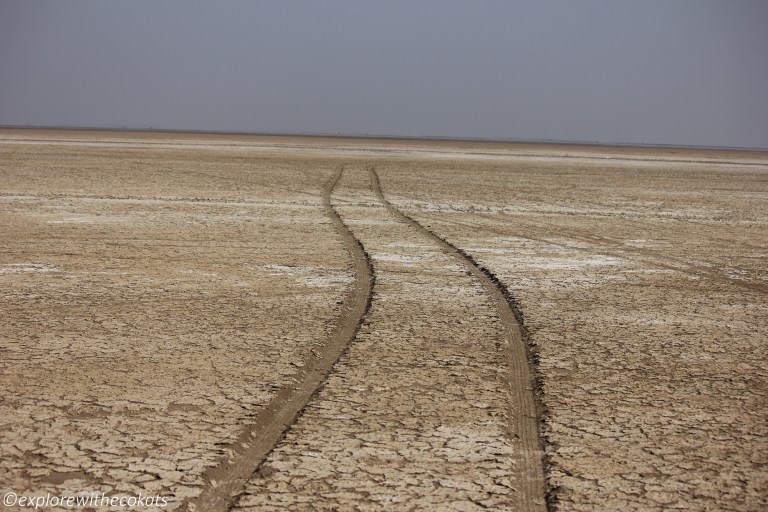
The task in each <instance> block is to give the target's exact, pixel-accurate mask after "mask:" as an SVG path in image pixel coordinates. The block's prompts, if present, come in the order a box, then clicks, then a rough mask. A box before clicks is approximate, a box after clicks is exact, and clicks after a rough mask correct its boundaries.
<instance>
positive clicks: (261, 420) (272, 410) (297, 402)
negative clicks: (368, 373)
mask: <svg viewBox="0 0 768 512" xmlns="http://www.w3.org/2000/svg"><path fill="white" fill-rule="evenodd" d="M343 171H344V169H343V167H342V168H340V169H339V170H338V172H336V174H335V175H334V176H333V177H332V178H331V179H330V180H329V181H328V182H327V183H326V185H325V188H324V190H323V207H324V209H325V211H326V214H327V215H328V217H329V218H330V219H331V221H332V223H333V225H334V228H335V229H336V231H337V232H338V233H339V234H340V235H341V237H342V240H343V243H344V247H345V248H346V250H347V251H348V252H349V253H350V254H351V256H352V259H353V263H354V271H355V283H354V285H353V286H352V288H351V290H350V291H349V294H348V295H347V298H346V299H345V301H344V303H345V308H346V311H345V313H344V314H343V316H342V317H341V318H340V319H339V320H338V323H337V325H336V329H335V330H334V332H333V334H332V336H331V337H330V339H329V340H328V342H327V344H326V346H325V349H324V350H323V351H322V352H321V353H314V352H313V353H312V354H311V355H310V356H309V358H308V360H307V361H306V362H305V365H304V367H303V368H302V369H301V370H300V371H299V372H297V373H296V375H295V377H294V378H295V381H296V384H295V385H294V386H290V387H284V388H281V389H279V390H278V391H277V393H276V394H275V396H274V398H272V400H271V401H270V402H269V403H268V404H267V406H266V407H264V409H262V410H261V411H260V412H259V413H258V415H257V416H256V417H255V419H254V421H253V423H251V424H250V425H249V426H248V427H247V429H246V430H245V431H244V432H243V433H242V434H241V435H240V436H239V438H238V439H237V441H236V442H235V443H233V444H232V446H231V447H230V448H231V450H232V452H233V455H231V456H230V457H229V458H228V459H226V460H224V461H222V462H221V463H220V464H219V465H218V466H215V467H213V468H210V469H209V470H207V471H206V472H205V474H204V478H205V481H206V482H207V485H206V487H204V488H203V490H202V492H201V494H200V495H199V496H198V497H197V498H195V499H192V500H189V501H188V502H186V503H185V505H186V508H187V509H188V510H195V511H201V512H218V511H228V510H230V509H231V507H232V505H233V503H234V502H235V499H236V497H237V496H238V495H239V494H240V493H241V492H242V490H243V489H244V487H245V484H246V483H247V481H248V479H249V478H250V477H251V476H252V475H253V474H254V473H255V472H256V471H258V469H259V467H260V466H261V464H262V463H263V462H264V459H266V457H267V455H268V454H269V453H270V452H271V451H272V450H273V449H274V447H275V445H276V444H277V443H278V442H279V441H280V439H282V437H283V436H284V434H285V432H286V431H287V430H288V429H289V428H290V426H291V425H292V424H293V422H294V421H295V420H296V418H297V417H298V416H299V415H300V413H301V411H302V410H303V409H304V407H305V406H306V405H307V403H308V402H309V401H310V399H311V398H312V396H313V395H314V394H315V393H316V392H317V390H318V389H319V388H320V387H321V386H322V384H323V382H324V381H325V380H326V378H327V377H328V374H329V373H330V371H331V368H332V367H333V365H334V364H336V362H337V361H338V360H339V358H340V357H341V355H342V354H343V353H344V351H345V350H346V348H347V347H348V345H349V344H350V342H351V341H352V340H353V339H354V337H355V335H356V333H357V331H358V329H359V328H360V325H361V324H362V322H363V319H364V318H365V314H366V313H367V311H368V309H369V308H370V305H371V300H372V291H373V284H374V280H375V276H374V273H373V265H372V264H371V260H370V258H369V257H368V254H367V253H366V252H365V248H364V247H363V245H362V243H360V241H359V240H358V239H357V238H355V236H354V235H353V234H352V232H351V231H350V230H349V229H348V228H347V226H346V225H345V224H344V221H342V219H341V217H340V216H339V214H338V212H337V211H336V209H335V208H334V207H333V205H331V193H332V192H333V190H334V188H335V187H336V184H337V183H338V182H339V179H340V178H341V175H342V173H343Z"/></svg>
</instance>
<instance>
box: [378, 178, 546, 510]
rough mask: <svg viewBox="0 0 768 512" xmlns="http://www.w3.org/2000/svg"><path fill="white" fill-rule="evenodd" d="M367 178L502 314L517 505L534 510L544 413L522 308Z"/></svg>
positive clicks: (540, 490) (540, 481)
mask: <svg viewBox="0 0 768 512" xmlns="http://www.w3.org/2000/svg"><path fill="white" fill-rule="evenodd" d="M369 171H370V173H371V181H372V183H373V186H374V190H375V191H376V195H377V196H378V198H379V200H380V201H381V202H382V203H383V204H384V205H385V206H386V207H387V210H389V211H390V212H392V213H394V214H395V215H396V216H398V217H400V218H401V219H403V220H405V221H406V222H408V223H409V224H410V225H411V226H413V227H414V228H415V229H418V230H419V231H421V232H422V233H425V234H427V235H428V236H430V237H431V238H432V239H434V240H435V241H436V242H438V243H439V244H441V245H442V246H443V247H444V248H445V249H446V250H447V251H449V252H451V253H452V254H453V255H454V256H455V257H456V258H457V259H459V260H460V261H461V262H462V264H463V265H464V266H465V267H466V268H467V269H468V270H469V271H470V272H472V274H474V276H475V277H476V278H477V279H478V280H480V281H481V282H482V283H483V287H484V288H485V289H486V292H487V293H488V294H489V295H490V296H491V297H492V298H493V301H494V303H495V305H496V308H497V310H498V314H499V317H500V318H501V321H502V325H503V327H504V330H505V334H506V336H507V337H508V338H509V344H508V348H509V351H508V354H507V357H508V361H509V365H510V372H509V376H508V378H509V391H510V402H511V403H510V406H511V409H512V414H511V415H510V430H511V432H512V434H513V435H514V436H515V438H516V439H517V440H518V442H519V455H518V457H519V459H520V465H519V468H518V475H517V480H518V482H519V485H521V486H522V489H523V492H521V493H520V495H519V498H520V499H519V501H518V503H517V505H518V507H519V508H516V510H536V509H537V508H539V507H538V505H540V504H541V498H542V496H544V495H545V493H546V492H548V491H547V486H546V484H545V477H544V455H543V454H544V451H543V449H542V443H541V437H540V431H539V428H540V425H541V422H542V416H543V414H544V406H543V405H542V402H541V396H540V393H541V388H540V382H539V381H538V375H537V374H536V369H535V364H534V358H535V354H534V353H532V350H531V347H530V346H529V345H528V343H527V340H526V339H525V336H524V330H523V327H522V314H521V312H520V310H519V308H518V306H517V304H516V303H515V302H514V300H513V299H512V297H511V296H510V294H509V292H508V290H507V289H506V287H504V285H503V284H501V283H500V281H499V280H498V279H497V278H496V276H494V275H493V274H492V273H491V272H490V271H489V270H487V269H486V268H485V267H482V266H481V265H479V264H478V263H477V262H476V261H475V259H474V258H472V256H470V255H469V254H467V253H466V252H464V251H462V250H461V249H459V248H458V247H456V246H455V245H453V244H451V243H450V242H448V241H447V240H445V239H444V238H442V237H440V236H439V235H437V234H436V233H434V232H433V231H431V230H429V229H428V228H426V227H424V226H422V225H421V224H420V223H419V222H418V221H416V220H414V219H412V218H411V217H409V216H408V215H406V214H405V213H403V212H402V211H400V210H399V209H398V208H396V207H395V206H394V205H392V203H390V202H389V201H388V200H387V198H386V197H385V196H384V193H383V191H382V188H381V182H380V180H379V176H378V174H377V173H376V170H375V169H374V168H373V167H370V169H369Z"/></svg>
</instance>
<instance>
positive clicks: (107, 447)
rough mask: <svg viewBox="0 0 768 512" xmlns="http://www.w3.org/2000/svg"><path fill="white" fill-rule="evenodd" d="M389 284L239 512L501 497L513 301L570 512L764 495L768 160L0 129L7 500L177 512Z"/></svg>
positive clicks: (510, 490)
mask: <svg viewBox="0 0 768 512" xmlns="http://www.w3.org/2000/svg"><path fill="white" fill-rule="evenodd" d="M342 164H346V165H347V167H346V168H345V174H344V176H343V178H342V182H340V184H339V188H338V190H337V191H336V192H335V193H334V195H333V196H332V202H333V204H334V205H335V206H336V207H337V210H338V212H339V215H340V216H341V217H342V219H343V220H344V221H345V222H346V223H347V224H348V227H349V228H350V231H352V233H353V234H354V235H355V236H356V237H357V238H358V239H359V240H360V241H361V242H362V243H363V245H364V246H365V247H366V250H368V252H369V254H370V257H371V261H372V263H373V268H374V270H375V272H376V274H377V282H376V286H375V287H374V296H373V300H372V304H371V310H370V312H369V314H368V316H367V317H366V320H365V322H364V323H363V325H362V327H361V331H360V333H359V334H358V336H357V338H356V340H355V341H354V342H353V343H352V344H351V346H350V348H349V349H348V350H347V352H346V353H345V354H344V355H343V356H342V359H341V360H340V362H339V364H338V365H336V366H335V367H334V368H333V370H332V372H331V374H330V376H329V378H328V380H327V382H326V384H325V386H324V387H323V388H322V389H321V390H320V391H319V393H318V394H317V395H316V396H315V397H314V398H313V400H311V401H310V403H309V404H308V406H307V408H306V409H305V411H304V413H303V414H302V415H301V416H300V417H299V419H298V421H297V422H296V423H295V424H294V425H293V427H292V428H291V429H290V430H289V431H288V433H287V435H286V437H285V438H284V439H283V441H281V442H280V443H279V444H278V445H277V446H276V448H275V450H273V451H272V453H271V454H270V455H269V457H268V458H267V461H266V462H265V463H264V464H263V465H262V466H261V470H260V471H259V472H258V473H257V474H255V475H254V477H253V479H252V480H251V481H250V482H249V483H248V485H247V486H246V488H245V489H244V493H243V494H242V495H240V496H239V497H238V499H237V502H236V503H237V506H238V507H241V508H245V509H247V508H250V509H254V510H256V509H261V508H263V507H265V506H268V505H271V506H274V507H278V508H279V507H291V508H294V509H302V510H303V509H310V508H325V509H334V508H336V509H352V508H353V507H359V508H361V509H387V507H393V506H395V505H394V504H395V503H397V504H398V505H397V507H399V508H403V509H405V508H409V507H410V508H416V509H419V508H420V509H424V508H426V509H430V508H432V509H439V508H449V507H454V508H457V509H460V510H468V509H472V508H473V507H477V508H479V507H482V506H487V507H491V508H496V509H501V510H504V509H506V508H508V506H509V504H510V503H512V502H513V498H514V494H515V489H514V487H515V486H514V485H513V484H511V483H510V481H509V480H508V479H506V475H507V474H512V473H513V472H514V464H515V457H516V454H515V453H514V450H513V449H511V446H513V444H512V443H510V439H511V438H510V437H509V432H508V431H507V430H506V421H507V420H508V418H507V416H508V415H509V414H510V412H509V411H508V410H506V409H505V407H507V403H506V396H507V390H506V389H505V387H504V379H503V378H502V377H500V375H501V374H503V372H504V370H505V363H504V359H503V357H502V356H501V355H500V353H499V350H500V347H502V348H503V339H501V338H500V332H501V331H500V327H499V325H498V324H497V322H496V319H495V313H494V311H493V309H492V308H491V306H490V303H489V299H488V297H487V294H484V293H483V290H482V287H480V286H479V284H478V282H476V281H475V280H473V279H472V277H471V276H470V275H468V274H467V273H466V270H462V269H461V265H459V264H458V263H457V261H456V260H455V258H454V259H452V257H451V256H450V254H448V253H446V252H445V251H444V250H443V249H441V248H440V247H439V246H438V245H436V244H435V243H434V241H431V240H430V239H429V238H428V237H424V236H423V235H420V234H419V233H417V232H416V231H414V230H413V229H408V227H407V226H406V225H405V224H403V223H402V222H400V221H398V220H397V219H396V218H395V217H393V216H392V215H391V214H390V213H387V212H386V211H385V210H384V208H383V205H382V204H381V203H380V201H377V199H376V197H375V195H373V194H372V192H371V190H370V188H368V184H367V182H366V179H367V178H366V177H365V176H367V174H366V173H365V169H366V166H368V165H374V166H375V169H376V170H377V172H378V174H379V176H380V178H381V185H382V188H383V192H384V195H385V197H386V198H387V199H388V200H389V201H391V202H392V203H393V204H394V205H395V206H397V207H398V208H400V209H401V210H402V211H403V212H405V213H406V214H408V215H410V216H412V217H413V218H414V219H415V220H417V221H419V222H420V223H421V224H423V225H425V226H427V227H429V228H430V229H431V230H432V231H434V232H435V233H437V234H438V235H440V236H441V237H444V238H445V239H447V240H448V241H449V242H451V243H453V244H454V245H456V246H458V247H459V248H462V249H464V250H465V251H467V252H468V253H469V254H470V255H472V256H473V257H474V258H475V259H476V260H477V261H478V262H480V263H481V264H482V265H484V266H485V267H487V268H488V270H490V271H491V272H492V273H493V274H495V275H496V276H497V277H498V278H500V280H501V281H502V282H503V284H504V285H506V287H507V288H508V289H509V290H510V291H511V292H512V294H513V295H514V296H515V298H516V299H517V300H518V302H519V305H520V308H521V310H522V313H523V315H524V317H525V323H526V326H527V328H528V330H529V333H530V339H531V341H532V342H533V343H535V344H536V346H537V347H538V351H539V362H538V370H539V371H540V373H541V377H542V382H543V392H544V393H543V401H544V405H545V406H546V408H547V414H546V416H545V418H544V419H545V422H544V424H543V426H542V433H543V434H544V439H545V444H544V446H545V450H546V455H547V461H548V463H549V466H548V470H547V474H546V476H547V478H548V481H549V483H550V485H551V487H552V495H553V496H554V498H555V501H554V503H553V504H552V506H553V507H554V508H555V509H557V510H606V511H607V510H627V509H636V510H652V509H659V510H661V509H673V508H683V509H689V510H727V509H733V510H759V509H762V508H766V507H768V491H766V489H768V427H767V426H766V425H768V399H767V398H766V393H767V392H768V386H767V385H766V383H767V382H768V370H767V369H766V366H767V365H766V362H767V361H768V357H766V356H767V352H768V348H767V347H766V343H767V341H768V340H767V338H768V336H767V335H768V265H767V264H766V261H768V156H766V155H765V154H761V153H733V152H732V153H723V152H720V153H715V152H704V151H702V152H695V151H680V150H671V149H670V150H663V151H662V150H656V151H651V150H639V149H627V148H589V147H577V146H574V147H558V146H550V147H547V146H535V145H528V146H515V145H504V144H471V143H461V144H459V143H449V142H439V143H429V142H418V141H387V142H382V141H367V140H344V139H313V138H306V139H291V138H275V139H270V138H266V137H264V138H250V137H245V136H238V137H235V136H231V137H223V136H203V135H195V136H193V135H183V134H166V135H152V136H148V135H144V134H120V133H118V132H92V133H83V132H80V133H78V132H55V131H53V132H35V131H16V132H14V131H0V219H2V224H1V225H2V229H1V230H0V312H2V313H1V316H0V390H1V391H2V393H1V394H0V490H2V493H3V494H5V493H6V492H7V491H10V490H12V491H14V492H17V493H19V494H27V495H31V494H45V493H46V492H49V491H50V492H53V493H59V494H62V493H68V494H72V493H88V492H96V491H102V492H106V493H115V494H125V495H135V494H138V493H139V492H143V493H144V494H148V493H149V494H155V493H157V494H161V495H163V496H166V497H168V498H169V500H170V505H169V507H167V508H166V510H169V509H170V510H174V509H176V510H181V509H184V508H187V507H188V506H189V502H188V501H187V500H188V499H190V498H194V497H195V496H197V495H198V494H199V493H200V492H201V491H202V490H203V489H205V488H207V486H209V485H210V483H209V482H208V481H207V479H206V474H205V471H206V469H208V468H211V467H215V466H217V465H219V464H220V462H221V460H222V457H223V456H226V455H227V454H229V453H231V451H232V449H233V446H232V445H231V443H233V442H234V441H235V440H236V439H237V438H238V436H239V435H241V433H242V432H243V431H244V429H247V428H248V427H249V425H250V423H249V421H250V419H251V418H253V417H255V416H256V414H257V413H258V411H259V410H260V409H261V408H263V407H265V406H266V404H267V403H269V401H270V400H271V399H273V398H274V396H275V393H276V391H277V390H279V389H281V388H285V387H287V386H291V385H293V384H292V379H293V378H294V376H295V375H297V372H298V369H299V368H301V367H302V365H303V362H304V361H306V360H307V359H308V358H309V357H310V356H311V355H312V354H313V353H314V352H317V351H321V350H322V349H323V347H324V344H325V342H326V340H327V339H328V337H329V336H330V333H331V332H332V331H333V329H334V326H335V325H336V324H337V323H338V321H339V319H340V318H342V317H343V315H345V314H346V311H347V309H346V307H345V304H343V301H344V298H345V297H346V293H347V291H348V290H349V287H350V286H351V285H352V282H353V280H354V278H355V276H354V271H353V262H352V261H351V257H352V256H351V255H350V254H349V253H348V252H347V251H345V250H344V246H343V244H342V241H341V238H340V234H339V233H338V232H337V230H335V229H334V228H333V225H332V222H331V220H330V219H329V217H328V213H327V210H325V209H324V208H323V204H322V190H323V187H324V185H325V184H326V182H327V181H328V179H329V178H330V177H331V176H333V175H334V173H335V172H336V170H337V169H338V167H339V165H342Z"/></svg>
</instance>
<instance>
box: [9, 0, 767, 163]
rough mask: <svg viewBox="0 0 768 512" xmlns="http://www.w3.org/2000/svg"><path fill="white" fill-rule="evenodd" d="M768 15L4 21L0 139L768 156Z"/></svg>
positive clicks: (293, 11)
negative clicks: (164, 136) (47, 131)
mask: <svg viewBox="0 0 768 512" xmlns="http://www.w3.org/2000/svg"><path fill="white" fill-rule="evenodd" d="M766 26H768V2H763V1H758V0H731V1H723V0H679V1H676V2H667V1H661V0H647V1H645V2H629V1H622V0H615V1H608V0H585V1H581V2H569V1H565V0H551V1H542V2H501V1H486V2H468V1H452V0H447V1H437V0H424V1H411V2H404V1H399V0H396V1H393V2H387V3H381V4H379V3H361V2H352V1H348V0H343V1H342V0H331V1H327V2H322V3H318V2H307V1H294V2H266V1H264V2H259V1H256V2H248V1H240V0H233V1H229V2H226V3H211V2H203V1H198V0H187V1H181V0H167V1H165V2H152V1H147V0H136V1H133V2H126V3H105V2H99V1H95V0H70V1H68V2H56V1H52V0H40V1H36V2H26V1H22V0H4V1H3V2H2V3H0V125H3V126H41V127H52V128H56V127H69V128H88V129H94V128H105V129H130V130H147V129H155V130H163V131H199V132H232V133H253V134H286V135H291V134H293V135H330V136H333V135H344V136H372V137H374V136H375V137H405V138H436V139H441V138H450V139H479V140H491V141H520V142H534V141H541V142H547V141H549V142H574V143H601V144H632V145H655V146H698V147H732V148H746V149H766V148H768V58H766V55H768V30H766V29H765V27H766Z"/></svg>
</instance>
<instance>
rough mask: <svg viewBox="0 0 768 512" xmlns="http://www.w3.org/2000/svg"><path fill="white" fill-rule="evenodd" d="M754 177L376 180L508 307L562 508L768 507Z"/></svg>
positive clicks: (493, 167)
mask: <svg viewBox="0 0 768 512" xmlns="http://www.w3.org/2000/svg"><path fill="white" fill-rule="evenodd" d="M619 160H620V159H619ZM753 164H754V162H750V165H749V166H743V167H740V166H739V165H737V164H734V163H731V164H728V165H715V164H712V163H687V164H671V163H669V162H645V161H644V162H637V161H635V160H630V161H627V162H623V163H622V162H621V161H618V162H611V163H608V164H606V163H604V162H600V161H599V160H597V159H595V161H594V162H583V163H579V162H568V163H567V167H566V165H565V164H558V165H553V164H551V163H550V162H546V161H540V160H537V159H531V160H529V161H523V162H516V163H514V164H507V165H497V164H493V163H488V162H474V163H472V164H468V163H466V162H445V163H441V164H439V165H438V164H434V163H413V164H412V165H411V166H410V167H405V166H403V165H402V164H400V163H397V164H394V163H387V164H382V165H381V166H379V169H380V171H379V173H380V175H381V180H382V185H383V189H384V192H385V194H386V196H387V198H388V200H389V201H391V202H392V203H393V204H395V205H397V206H398V207H399V208H401V209H403V210H404V211H406V212H407V213H408V215H409V216H412V217H413V218H415V219H417V220H418V221H419V222H421V223H422V224H424V225H426V226H428V227H429V228H430V230H432V231H434V232H436V233H438V234H440V235H441V236H443V237H445V238H446V239H447V240H449V241H450V242H451V243H453V244H455V245H456V246H458V247H461V248H463V249H464V250H465V251H467V252H468V253H469V254H471V255H472V256H473V258H474V259H476V260H477V261H478V262H479V263H481V264H482V265H483V266H485V267H487V268H489V269H490V270H491V271H492V272H493V273H494V274H495V275H496V276H498V277H499V278H500V279H502V281H503V282H504V283H505V285H506V286H507V287H508V288H509V289H510V290H511V292H512V293H513V294H514V296H515V297H517V298H518V299H519V302H520V305H521V307H522V310H523V313H524V316H525V319H526V325H527V327H528V330H529V332H530V335H531V339H532V341H533V342H534V343H536V344H537V346H538V354H539V368H540V371H541V373H542V377H543V386H544V387H543V391H544V400H545V402H546V405H547V406H548V416H547V421H546V425H545V435H546V438H547V441H548V442H547V446H548V447H549V450H548V451H549V453H548V455H549V459H550V462H551V466H550V472H549V479H550V483H551V484H552V485H553V486H554V493H555V497H556V499H557V501H556V503H555V506H554V508H555V509H557V510H584V511H587V510H606V511H607V510H669V509H678V508H680V509H687V510H745V511H746V510H760V509H763V508H766V507H768V492H766V489H768V427H767V426H766V425H768V399H767V398H766V397H767V395H768V373H767V372H766V368H765V364H764V362H765V361H766V360H768V357H767V356H768V353H767V352H766V345H765V340H766V338H767V337H768V330H766V329H767V328H768V324H767V323H766V321H765V319H766V318H768V298H767V295H766V278H767V277H768V276H766V266H765V265H764V261H765V257H766V254H768V238H767V237H766V233H767V231H766V229H765V227H766V224H768V208H767V207H766V204H768V203H767V202H766V201H765V199H766V198H768V162H766V163H765V164H763V166H762V167H760V166H755V165H753Z"/></svg>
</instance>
